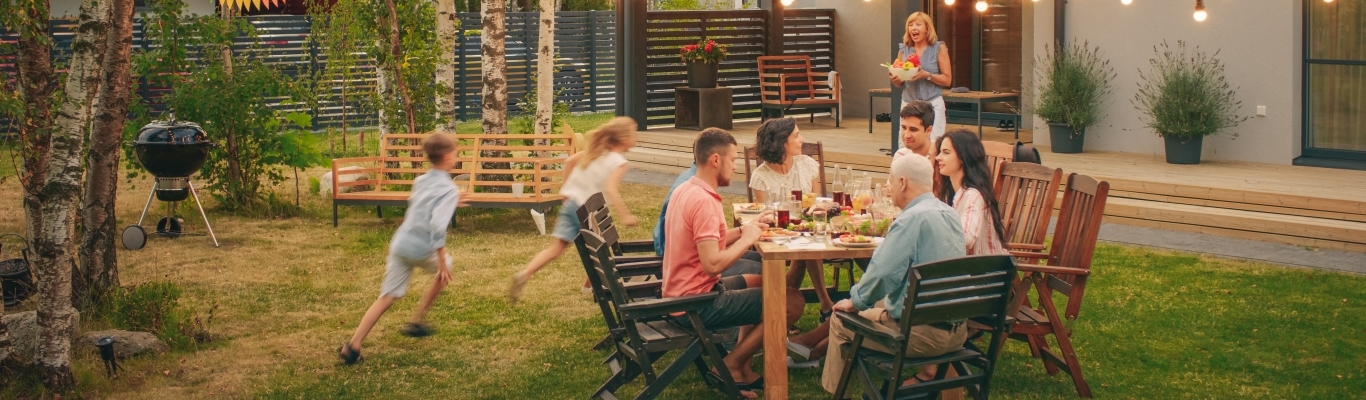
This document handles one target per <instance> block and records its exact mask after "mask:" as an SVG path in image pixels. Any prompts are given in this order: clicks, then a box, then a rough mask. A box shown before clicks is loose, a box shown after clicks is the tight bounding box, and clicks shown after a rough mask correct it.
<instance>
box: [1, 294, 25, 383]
mask: <svg viewBox="0 0 1366 400" xmlns="http://www.w3.org/2000/svg"><path fill="white" fill-rule="evenodd" d="M4 315H5V305H4V303H3V302H0V387H9V384H10V382H11V381H13V379H14V377H16V376H19V371H21V370H24V369H26V368H27V367H28V365H26V363H25V362H24V360H21V359H19V353H17V352H15V351H14V343H13V342H11V341H10V340H9V326H7V325H5V318H3V317H4Z"/></svg>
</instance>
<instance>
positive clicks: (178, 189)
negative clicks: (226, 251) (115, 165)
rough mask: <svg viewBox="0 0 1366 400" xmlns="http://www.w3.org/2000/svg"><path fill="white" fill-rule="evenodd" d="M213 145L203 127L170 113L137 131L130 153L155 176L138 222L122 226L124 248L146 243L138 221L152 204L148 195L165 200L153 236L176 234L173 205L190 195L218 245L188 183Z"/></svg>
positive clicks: (177, 222) (179, 229) (178, 225)
mask: <svg viewBox="0 0 1366 400" xmlns="http://www.w3.org/2000/svg"><path fill="white" fill-rule="evenodd" d="M213 146H214V143H213V142H211V141H209V135H208V133H206V132H204V128H201V127H200V126H199V124H196V123H193V122H184V121H176V120H175V115H174V114H172V115H171V116H170V120H169V121H153V122H152V123H150V124H147V125H146V126H143V127H142V129H141V130H138V136H137V139H136V140H134V141H133V152H134V154H136V155H137V158H138V163H140V164H142V167H143V168H145V169H147V172H148V173H151V174H152V176H155V177H156V185H154V186H152V193H151V194H149V195H147V205H145V206H143V207H142V217H139V218H138V223H137V224H136V225H129V226H128V227H127V228H124V229H123V237H122V239H123V247H124V248H127V249H129V250H137V249H141V248H142V247H143V246H145V245H146V244H147V231H145V230H143V229H142V222H143V221H144V220H145V219H146V218H147V209H148V208H150V207H151V206H152V197H156V199H157V200H161V201H163V202H166V203H167V208H166V216H165V217H162V218H161V219H160V220H158V221H157V226H156V228H157V230H156V233H157V235H159V236H162V237H166V238H172V239H174V238H177V237H180V235H181V232H182V227H183V225H184V222H185V221H184V220H182V219H180V218H178V217H176V216H175V210H176V206H177V205H179V203H180V202H181V201H184V200H185V199H188V198H190V197H191V196H193V197H194V202H195V205H197V206H199V215H200V216H202V217H204V225H205V226H207V227H208V228H209V236H210V237H212V238H213V245H214V247H217V246H218V237H217V236H215V235H214V233H213V226H212V225H209V216H208V215H207V214H205V213H204V205H203V204H202V203H201V202H200V201H199V194H198V193H195V191H194V184H192V183H191V182H190V175H193V174H194V173H195V171H198V170H199V168H200V167H203V166H204V162H205V161H208V159H209V148H210V147H213Z"/></svg>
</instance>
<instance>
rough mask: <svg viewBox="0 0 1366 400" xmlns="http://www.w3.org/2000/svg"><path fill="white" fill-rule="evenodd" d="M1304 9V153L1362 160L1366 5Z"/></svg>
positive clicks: (1309, 1)
mask: <svg viewBox="0 0 1366 400" xmlns="http://www.w3.org/2000/svg"><path fill="white" fill-rule="evenodd" d="M1304 10H1305V11H1304V18H1305V21H1304V31H1305V33H1304V36H1305V39H1304V66H1303V68H1304V76H1303V80H1304V81H1303V85H1304V86H1303V88H1304V105H1303V106H1304V110H1303V118H1304V121H1303V127H1302V128H1303V131H1304V133H1303V134H1304V152H1303V153H1304V155H1305V156H1309V157H1323V158H1338V159H1350V160H1366V28H1363V27H1366V1H1333V2H1324V1H1322V0H1305V7H1304Z"/></svg>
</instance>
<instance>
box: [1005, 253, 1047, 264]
mask: <svg viewBox="0 0 1366 400" xmlns="http://www.w3.org/2000/svg"><path fill="white" fill-rule="evenodd" d="M1010 255H1011V256H1012V257H1015V258H1021V259H1025V260H1033V262H1035V263H1038V262H1039V260H1047V259H1048V253H1036V252H1032V251H1011V252H1010Z"/></svg>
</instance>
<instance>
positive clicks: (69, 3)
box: [50, 0, 217, 19]
mask: <svg viewBox="0 0 1366 400" xmlns="http://www.w3.org/2000/svg"><path fill="white" fill-rule="evenodd" d="M214 4H217V0H186V1H185V12H186V13H187V14H194V15H214V14H215V13H216V12H217V11H216V9H215V8H214ZM50 7H51V10H52V11H51V15H52V18H70V19H75V18H76V17H77V16H79V15H80V14H81V1H80V0H51V6H50Z"/></svg>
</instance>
